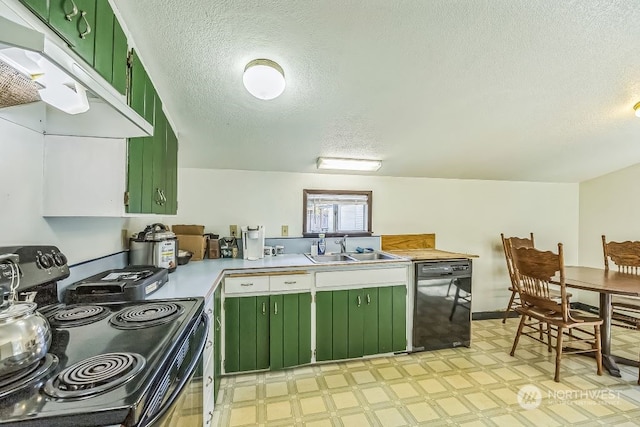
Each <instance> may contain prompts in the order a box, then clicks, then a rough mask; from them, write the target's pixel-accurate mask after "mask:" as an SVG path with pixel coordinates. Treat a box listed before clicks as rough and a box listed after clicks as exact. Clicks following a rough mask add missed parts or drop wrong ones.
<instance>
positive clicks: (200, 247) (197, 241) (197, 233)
mask: <svg viewBox="0 0 640 427" xmlns="http://www.w3.org/2000/svg"><path fill="white" fill-rule="evenodd" d="M171 230H172V231H173V232H174V233H175V235H176V237H177V238H178V249H179V250H183V251H189V252H191V253H192V254H193V256H192V257H191V261H200V260H202V259H204V255H205V253H206V250H207V237H206V236H203V234H204V225H182V224H181V225H173V226H172V227H171Z"/></svg>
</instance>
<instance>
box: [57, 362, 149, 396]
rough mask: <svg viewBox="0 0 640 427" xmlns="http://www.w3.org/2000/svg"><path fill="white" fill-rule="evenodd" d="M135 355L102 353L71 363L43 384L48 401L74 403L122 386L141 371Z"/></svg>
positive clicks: (141, 365) (140, 365)
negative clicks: (60, 400)
mask: <svg viewBox="0 0 640 427" xmlns="http://www.w3.org/2000/svg"><path fill="white" fill-rule="evenodd" d="M144 365H145V359H144V357H142V356H141V355H139V354H137V353H105V354H99V355H97V356H93V357H90V358H88V359H85V360H82V361H80V362H78V363H75V364H73V365H71V366H69V367H67V368H65V369H64V370H63V371H61V372H60V373H59V374H58V375H56V376H55V377H53V378H51V379H50V380H48V381H47V383H46V384H45V386H44V391H45V393H47V394H48V395H49V396H51V397H56V398H60V399H78V398H87V397H91V396H95V395H97V394H100V393H104V392H106V391H109V390H111V389H113V388H115V387H118V386H119V385H121V384H124V383H126V382H127V381H129V380H130V379H131V378H133V377H134V376H135V375H136V374H137V373H138V372H140V371H141V370H142V368H144Z"/></svg>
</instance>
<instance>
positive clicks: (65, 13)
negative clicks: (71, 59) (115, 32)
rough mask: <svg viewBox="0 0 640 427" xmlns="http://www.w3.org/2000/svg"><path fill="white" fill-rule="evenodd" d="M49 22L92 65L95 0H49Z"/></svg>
mask: <svg viewBox="0 0 640 427" xmlns="http://www.w3.org/2000/svg"><path fill="white" fill-rule="evenodd" d="M49 24H50V26H51V27H52V28H53V29H54V30H55V31H56V32H57V33H58V34H59V35H60V36H61V37H62V38H63V39H64V40H65V41H66V42H67V44H68V45H69V46H71V48H72V49H73V50H74V51H75V52H76V53H77V54H78V55H80V57H81V58H82V59H84V60H85V61H86V62H87V63H88V64H89V65H91V66H92V67H93V65H94V49H95V34H96V0H50V4H49ZM112 28H113V26H112Z"/></svg>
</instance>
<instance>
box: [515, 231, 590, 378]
mask: <svg viewBox="0 0 640 427" xmlns="http://www.w3.org/2000/svg"><path fill="white" fill-rule="evenodd" d="M510 250H511V255H512V257H513V258H512V259H513V269H514V273H515V277H516V282H515V283H516V286H517V288H518V292H519V294H520V301H521V305H520V306H519V307H517V308H516V310H517V311H518V312H519V313H520V314H521V317H520V324H519V325H518V331H517V333H516V337H515V339H514V341H513V347H512V348H511V353H510V354H511V356H513V355H514V354H515V351H516V347H517V345H518V340H519V339H520V336H521V335H527V336H529V337H530V338H533V339H535V340H536V341H540V342H542V343H545V341H544V340H543V339H540V337H539V336H538V334H539V331H540V329H539V328H537V327H535V328H532V329H533V330H532V331H524V328H525V327H528V326H529V324H527V322H528V319H529V318H531V320H534V321H536V322H535V325H536V326H537V325H538V322H543V323H544V324H545V325H546V328H543V330H544V333H545V334H546V335H547V342H546V343H545V344H547V347H548V349H549V351H550V352H551V351H552V343H551V341H552V338H555V339H556V343H555V350H556V370H555V376H554V381H556V382H559V381H560V361H561V360H562V355H563V353H564V354H575V353H595V357H596V362H597V367H598V370H597V372H598V375H602V352H601V349H600V325H602V319H600V318H598V317H593V316H586V315H582V314H579V313H578V312H574V311H571V310H570V309H569V297H568V295H567V288H566V285H565V282H564V255H563V251H562V243H558V253H557V254H554V253H553V252H550V251H546V252H542V251H539V250H537V249H534V248H522V247H520V248H514V247H511V248H510ZM556 274H558V275H559V277H560V285H559V286H560V299H557V298H553V297H552V296H551V295H550V291H549V285H550V281H551V279H552V278H553V277H554V276H556ZM588 328H593V331H591V330H590V329H588ZM554 333H555V335H554ZM565 333H567V337H565V336H564V335H565ZM565 338H566V344H567V345H571V347H570V348H563V345H564V344H565V342H564V340H565ZM575 345H578V346H579V347H574V346H575ZM585 346H586V348H585ZM580 347H582V348H580Z"/></svg>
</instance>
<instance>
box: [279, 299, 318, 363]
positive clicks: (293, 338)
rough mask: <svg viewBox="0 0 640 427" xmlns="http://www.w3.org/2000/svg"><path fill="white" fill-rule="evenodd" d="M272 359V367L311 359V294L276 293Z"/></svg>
mask: <svg viewBox="0 0 640 427" xmlns="http://www.w3.org/2000/svg"><path fill="white" fill-rule="evenodd" d="M270 304H271V316H270V319H269V320H270V322H271V323H270V327H269V345H270V352H269V355H270V357H269V359H270V361H269V362H270V363H269V364H270V367H271V369H272V370H276V369H282V368H288V367H291V366H298V365H304V364H306V363H310V362H311V294H310V293H303V294H286V295H272V296H271V297H270Z"/></svg>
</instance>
